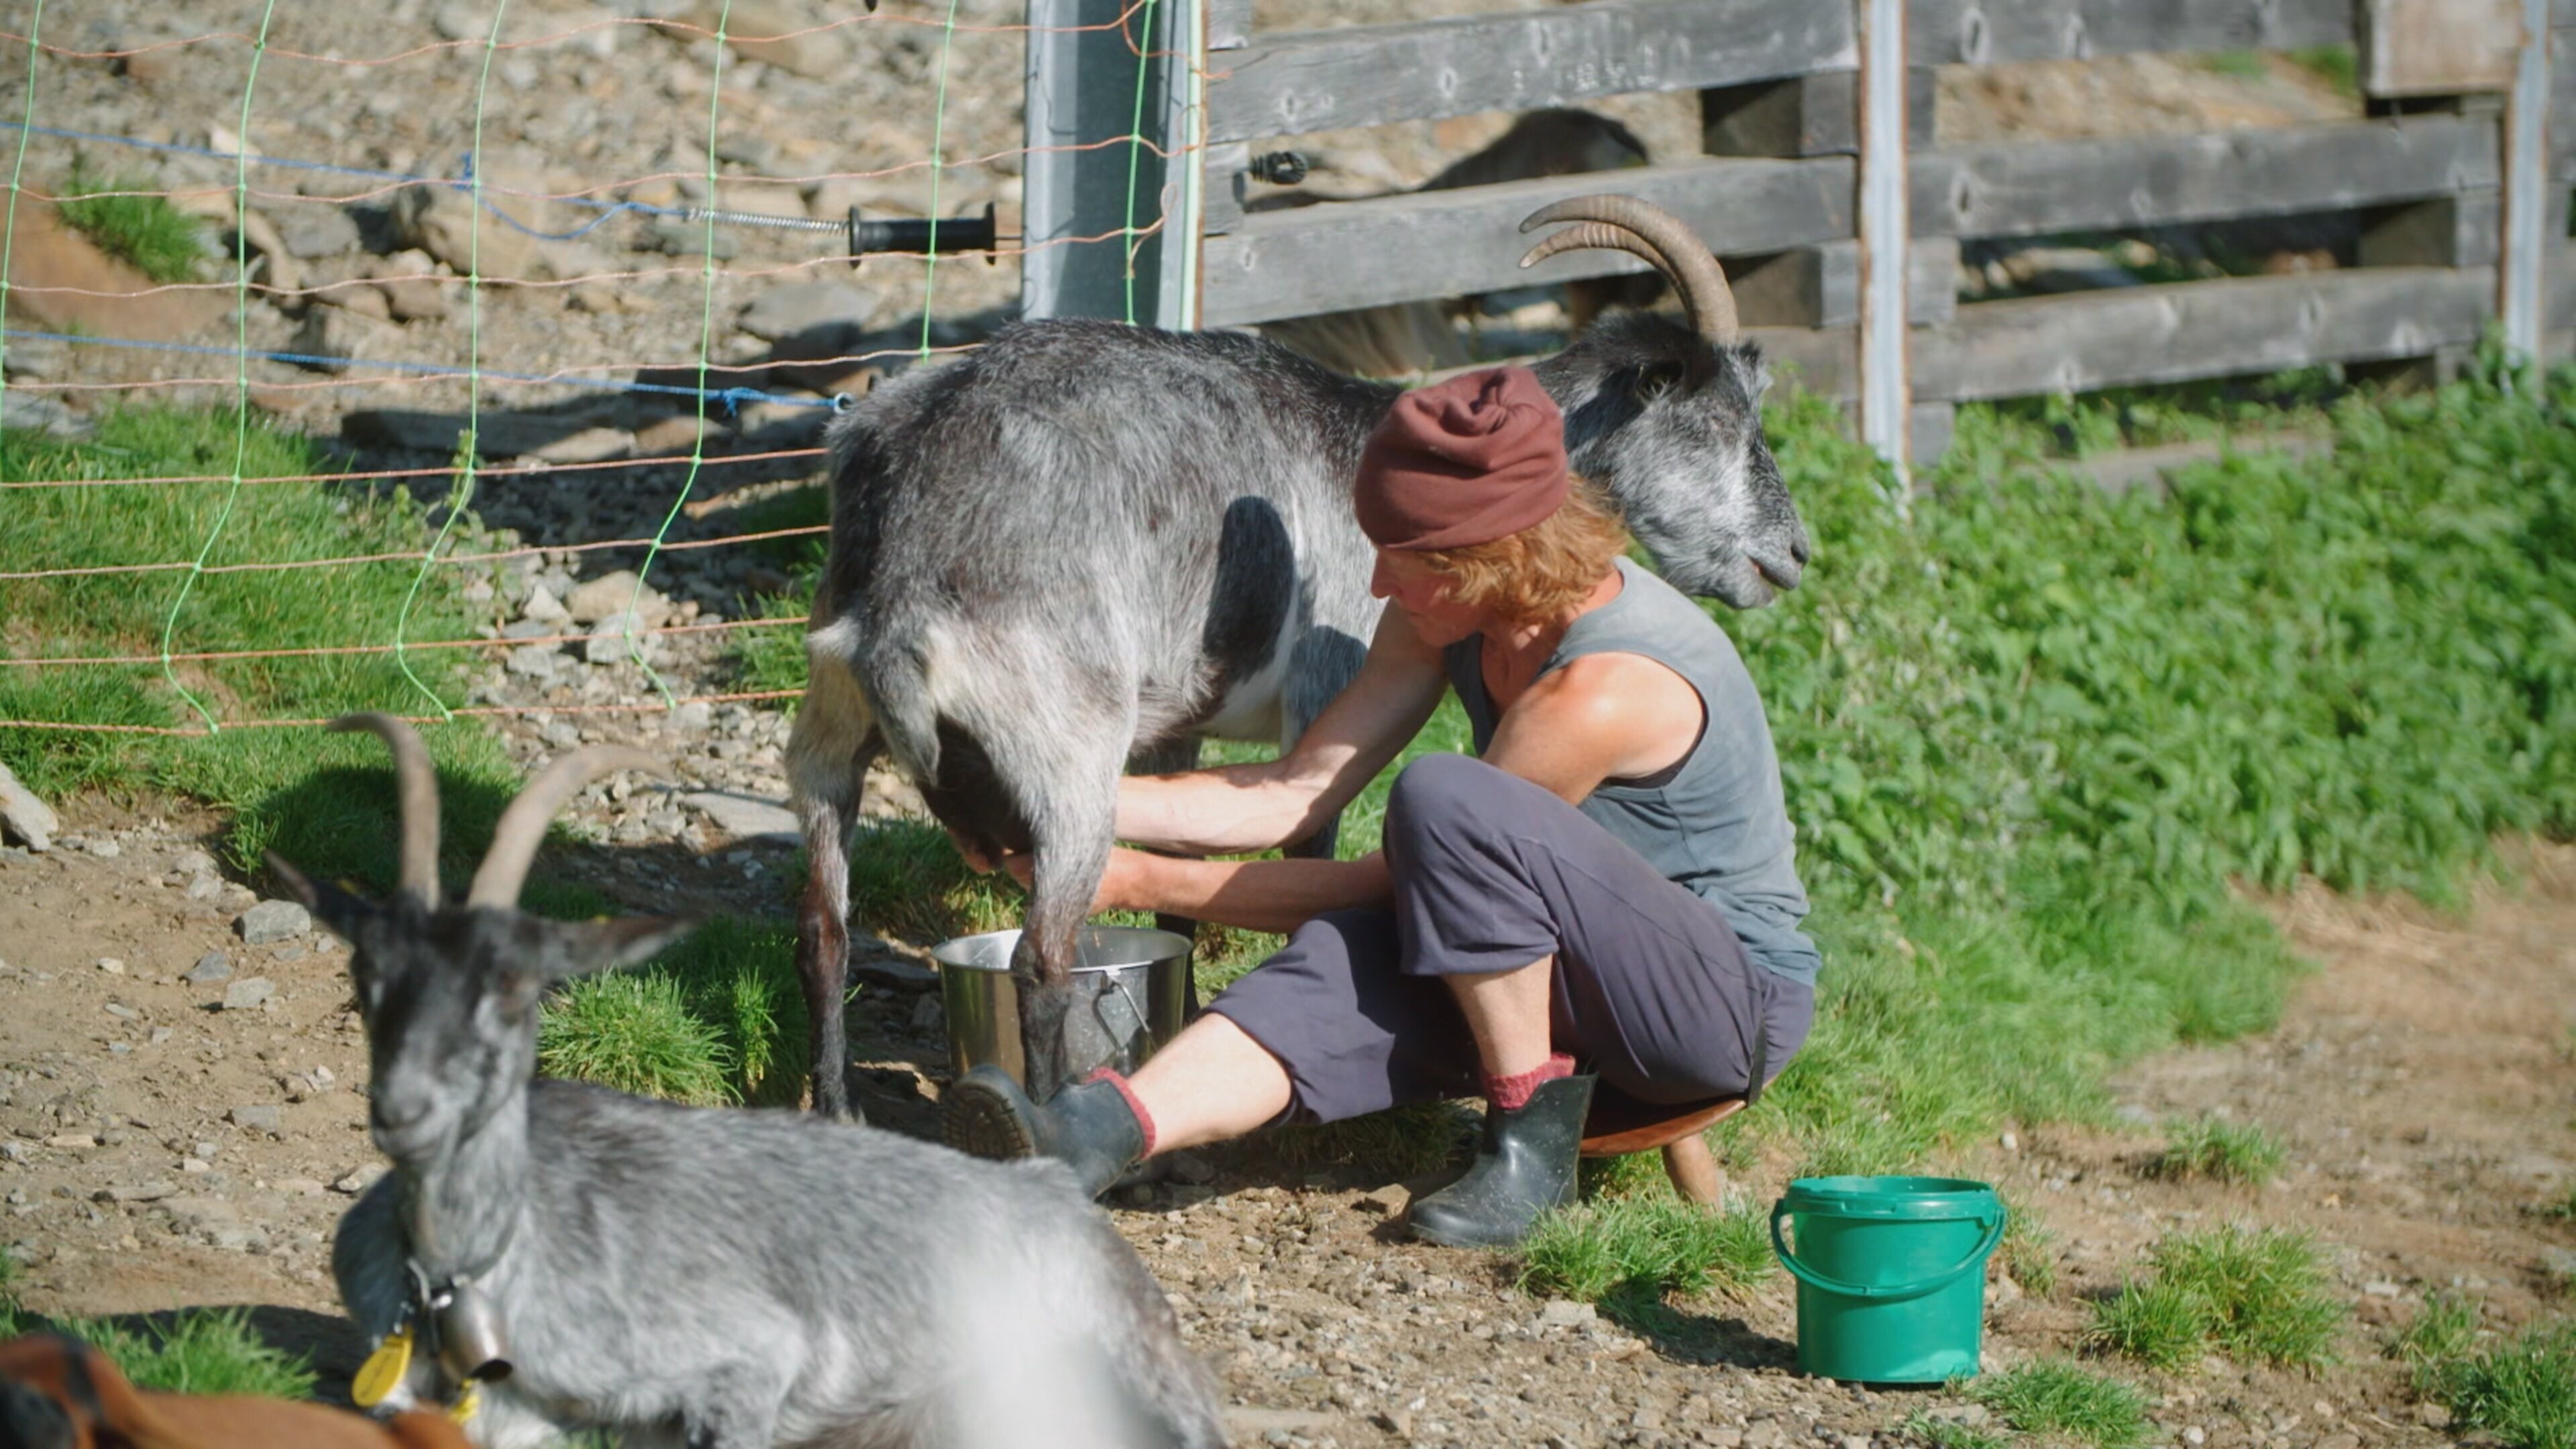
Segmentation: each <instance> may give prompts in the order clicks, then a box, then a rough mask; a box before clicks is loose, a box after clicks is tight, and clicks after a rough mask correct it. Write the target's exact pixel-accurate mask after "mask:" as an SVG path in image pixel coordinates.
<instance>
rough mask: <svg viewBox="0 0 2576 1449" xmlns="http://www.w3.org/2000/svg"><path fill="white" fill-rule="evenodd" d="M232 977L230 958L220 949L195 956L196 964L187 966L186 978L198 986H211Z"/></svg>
mask: <svg viewBox="0 0 2576 1449" xmlns="http://www.w3.org/2000/svg"><path fill="white" fill-rule="evenodd" d="M232 977H233V963H232V960H231V958H229V957H227V956H226V955H224V953H223V952H221V951H208V952H207V953H206V954H205V955H203V956H200V957H198V958H197V964H196V965H194V966H191V967H189V968H188V979H189V980H190V981H193V982H195V983H197V984H198V985H199V986H211V985H213V984H214V983H216V982H218V981H230V980H231V979H232Z"/></svg>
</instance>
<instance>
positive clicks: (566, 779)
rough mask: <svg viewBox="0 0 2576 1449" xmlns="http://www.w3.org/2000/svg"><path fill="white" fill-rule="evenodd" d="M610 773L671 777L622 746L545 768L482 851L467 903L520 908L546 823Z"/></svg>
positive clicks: (585, 752) (585, 753)
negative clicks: (583, 789)
mask: <svg viewBox="0 0 2576 1449" xmlns="http://www.w3.org/2000/svg"><path fill="white" fill-rule="evenodd" d="M611 770H643V771H646V772H647V773H650V774H655V775H660V776H663V777H665V778H668V777H669V775H670V770H669V769H668V767H666V766H664V765H663V763H662V762H661V761H660V760H658V759H655V758H654V757H653V756H651V755H648V754H646V753H644V752H643V751H642V750H631V749H628V748H626V747H625V746H623V745H592V746H591V747H590V748H588V749H584V750H575V751H573V752H572V753H571V754H569V755H566V756H564V757H563V758H562V759H559V760H557V761H555V762H554V763H553V764H551V765H548V766H546V768H545V769H544V770H543V771H542V772H540V773H539V774H538V776H537V778H535V779H534V780H531V781H529V782H528V787H527V788H526V789H524V790H521V791H520V792H519V795H518V798H517V799H514V800H512V801H511V802H510V807H509V808H508V809H506V810H504V811H502V812H501V823H500V824H498V825H495V826H493V827H492V845H491V848H490V849H488V850H486V851H484V852H483V863H482V864H481V865H479V866H476V867H475V868H474V884H473V885H472V886H470V887H468V888H467V890H466V892H465V903H466V904H467V905H469V906H491V907H509V906H514V905H516V904H518V901H519V887H520V886H521V885H524V884H525V883H526V882H527V879H528V865H529V863H530V862H532V861H534V860H535V859H536V858H537V843H538V842H539V841H541V840H543V839H545V835H546V822H548V821H550V820H552V819H554V818H555V812H556V811H558V810H561V809H562V808H563V806H564V802H565V801H567V800H569V799H571V798H572V797H573V794H574V792H576V791H578V790H579V789H581V787H582V786H584V785H587V784H589V783H590V782H591V781H593V780H596V779H598V778H599V777H600V776H602V775H605V774H607V773H608V772H609V771H611Z"/></svg>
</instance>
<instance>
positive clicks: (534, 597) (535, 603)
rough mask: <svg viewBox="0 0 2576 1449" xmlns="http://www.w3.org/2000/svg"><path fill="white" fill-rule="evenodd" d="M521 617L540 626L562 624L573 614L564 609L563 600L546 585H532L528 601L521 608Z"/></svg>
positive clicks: (529, 588) (529, 589)
mask: <svg viewBox="0 0 2576 1449" xmlns="http://www.w3.org/2000/svg"><path fill="white" fill-rule="evenodd" d="M519 617H520V618H522V619H528V620H532V621H534V622H536V623H539V624H561V623H564V622H566V621H568V620H570V619H571V618H572V614H571V613H570V612H569V611H567V610H566V609H565V608H564V606H563V600H561V599H558V598H556V597H555V591H554V590H552V589H550V588H547V587H546V586H545V585H544V584H532V585H530V586H529V587H528V601H527V602H526V603H524V604H521V605H520V606H519Z"/></svg>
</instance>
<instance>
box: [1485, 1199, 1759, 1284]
mask: <svg viewBox="0 0 2576 1449" xmlns="http://www.w3.org/2000/svg"><path fill="white" fill-rule="evenodd" d="M1520 1258H1521V1269H1520V1286H1521V1288H1522V1290H1523V1291H1525V1292H1529V1293H1533V1294H1537V1295H1540V1296H1542V1297H1551V1298H1580V1299H1585V1300H1587V1301H1599V1300H1601V1299H1603V1298H1607V1297H1609V1296H1611V1295H1613V1294H1616V1293H1623V1292H1624V1293H1632V1294H1647V1295H1652V1296H1656V1297H1660V1296H1661V1295H1663V1294H1666V1293H1706V1292H1710V1291H1713V1290H1732V1289H1738V1288H1745V1287H1749V1286H1751V1285H1752V1284H1755V1283H1758V1282H1760V1281H1762V1280H1763V1279H1764V1278H1766V1277H1768V1276H1770V1275H1771V1274H1772V1273H1773V1272H1774V1271H1776V1270H1777V1268H1778V1264H1777V1263H1776V1262H1774V1261H1773V1259H1772V1256H1771V1229H1770V1222H1769V1219H1768V1218H1767V1217H1766V1216H1765V1215H1764V1213H1763V1210H1762V1209H1761V1208H1760V1207H1758V1206H1755V1205H1753V1204H1751V1203H1738V1204H1735V1205H1733V1206H1730V1207H1728V1208H1726V1209H1724V1210H1722V1211H1718V1212H1711V1211H1709V1210H1707V1209H1705V1208H1702V1207H1698V1206H1696V1205H1694V1204H1690V1203H1685V1202H1682V1201H1679V1200H1678V1199H1673V1198H1665V1199H1655V1198H1644V1197H1639V1198H1623V1199H1618V1200H1614V1201H1608V1202H1593V1203H1587V1204H1584V1205H1582V1206H1579V1207H1573V1208H1568V1209H1565V1210H1564V1211H1561V1212H1557V1213H1552V1214H1550V1215H1548V1217H1546V1218H1545V1219H1543V1220H1542V1221H1541V1222H1540V1224H1539V1226H1538V1228H1537V1230H1536V1231H1534V1232H1533V1233H1532V1234H1531V1235H1530V1237H1529V1240H1528V1241H1527V1242H1525V1243H1524V1244H1522V1246H1521V1249H1520Z"/></svg>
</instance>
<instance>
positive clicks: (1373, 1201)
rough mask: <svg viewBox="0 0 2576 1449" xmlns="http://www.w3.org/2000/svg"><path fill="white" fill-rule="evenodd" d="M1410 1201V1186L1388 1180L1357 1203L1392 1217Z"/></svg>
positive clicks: (1400, 1211)
mask: <svg viewBox="0 0 2576 1449" xmlns="http://www.w3.org/2000/svg"><path fill="white" fill-rule="evenodd" d="M1412 1202H1413V1190H1412V1189H1411V1188H1408V1187H1406V1186H1405V1185H1404V1184H1403V1183H1400V1182H1390V1183H1388V1184H1387V1185H1386V1186H1384V1187H1381V1188H1377V1189H1374V1190H1372V1191H1369V1192H1365V1193H1362V1194H1361V1195H1360V1203H1359V1205H1360V1206H1361V1207H1362V1208H1363V1209H1365V1210H1367V1211H1369V1212H1379V1213H1384V1214H1386V1215H1387V1216H1388V1217H1394V1216H1396V1215H1397V1214H1399V1213H1402V1212H1403V1211H1404V1210H1405V1208H1406V1207H1408V1206H1409V1205H1411V1203H1412ZM1549 1306H1550V1307H1553V1306H1555V1305H1553V1304H1551V1305H1549Z"/></svg>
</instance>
